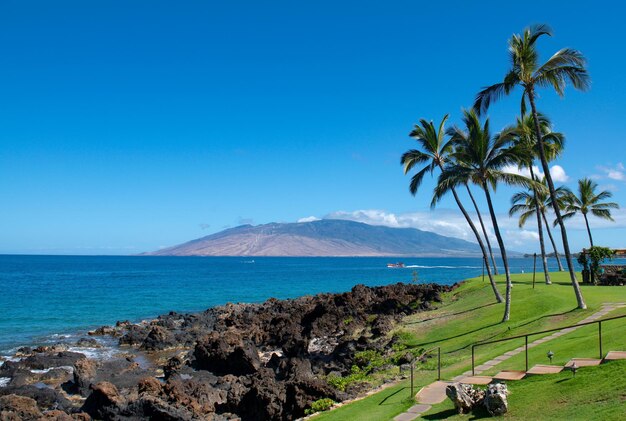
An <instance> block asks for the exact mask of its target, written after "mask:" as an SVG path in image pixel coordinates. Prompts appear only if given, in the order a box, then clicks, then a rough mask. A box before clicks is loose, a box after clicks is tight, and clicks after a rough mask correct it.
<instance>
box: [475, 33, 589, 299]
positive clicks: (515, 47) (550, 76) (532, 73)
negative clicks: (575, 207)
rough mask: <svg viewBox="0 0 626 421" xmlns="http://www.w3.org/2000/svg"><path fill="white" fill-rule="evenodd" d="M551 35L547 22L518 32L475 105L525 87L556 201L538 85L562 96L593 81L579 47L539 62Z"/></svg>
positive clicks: (483, 106) (571, 265) (569, 261)
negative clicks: (498, 73) (502, 69)
mask: <svg viewBox="0 0 626 421" xmlns="http://www.w3.org/2000/svg"><path fill="white" fill-rule="evenodd" d="M543 35H547V36H552V31H551V29H550V27H548V26H547V25H535V26H531V27H529V28H526V29H525V30H524V32H523V33H522V34H515V35H513V36H512V37H511V38H510V39H509V56H510V61H511V68H510V69H509V71H508V72H507V73H506V75H505V76H504V80H503V81H502V82H500V83H496V84H494V85H491V86H489V87H486V88H484V89H483V90H482V91H480V92H479V93H478V94H477V96H476V101H475V103H474V108H475V109H476V110H477V112H479V113H483V112H485V111H486V110H487V108H488V107H489V105H490V104H491V103H493V102H494V101H496V100H498V99H499V98H500V97H502V96H503V95H508V94H509V93H511V92H512V91H513V89H514V88H515V87H516V86H521V87H522V98H521V107H520V108H521V114H522V115H524V114H525V113H526V100H528V103H529V104H530V108H531V112H532V115H533V117H534V123H535V135H536V136H537V144H538V149H539V158H540V160H541V165H542V168H543V171H544V173H545V174H546V181H547V183H548V189H549V191H550V197H551V198H552V200H553V203H556V199H555V195H556V192H555V187H554V182H553V181H552V176H551V175H550V168H549V167H548V159H547V157H546V153H545V150H544V142H543V138H542V136H541V128H540V127H539V118H538V112H537V105H536V89H537V88H552V89H553V90H554V91H555V92H556V93H557V94H558V95H559V96H563V95H564V93H565V87H566V85H567V84H568V83H570V84H571V85H572V86H573V87H574V88H576V89H578V90H586V89H587V88H588V87H589V85H590V78H589V74H588V73H587V69H586V68H585V65H586V60H585V57H584V56H583V55H582V54H581V53H580V52H579V51H577V50H573V49H571V48H563V49H561V50H559V51H557V52H556V53H555V54H554V55H553V56H552V57H550V58H549V59H548V61H546V62H545V63H543V64H540V62H539V54H538V52H537V47H536V45H535V44H536V42H537V40H538V39H539V38H540V37H541V36H543ZM554 214H555V216H556V219H557V221H558V224H559V226H560V229H561V238H562V240H563V251H564V253H565V259H566V261H567V267H568V270H569V274H570V280H571V282H572V287H573V289H574V294H575V295H576V301H577V302H578V308H580V309H585V308H587V305H586V304H585V300H584V299H583V295H582V292H581V290H580V286H579V285H578V281H577V280H576V270H575V268H574V263H573V261H572V255H571V252H570V248H569V242H568V239H567V230H566V229H565V224H564V223H563V218H562V217H561V210H560V209H559V208H558V207H554Z"/></svg>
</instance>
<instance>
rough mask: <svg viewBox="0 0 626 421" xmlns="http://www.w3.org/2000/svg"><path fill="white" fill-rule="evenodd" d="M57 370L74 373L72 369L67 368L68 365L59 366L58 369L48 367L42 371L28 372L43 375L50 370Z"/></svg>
mask: <svg viewBox="0 0 626 421" xmlns="http://www.w3.org/2000/svg"><path fill="white" fill-rule="evenodd" d="M57 368H61V369H63V370H65V371H69V372H74V367H72V366H69V365H62V366H59V367H50V368H45V369H43V370H30V372H31V373H35V374H45V373H47V372H49V371H51V370H55V369H57Z"/></svg>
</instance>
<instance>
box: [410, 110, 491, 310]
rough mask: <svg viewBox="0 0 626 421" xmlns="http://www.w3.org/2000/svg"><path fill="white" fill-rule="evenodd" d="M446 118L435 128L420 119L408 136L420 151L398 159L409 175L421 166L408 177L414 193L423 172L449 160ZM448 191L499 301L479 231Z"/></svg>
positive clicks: (454, 193) (440, 168)
mask: <svg viewBox="0 0 626 421" xmlns="http://www.w3.org/2000/svg"><path fill="white" fill-rule="evenodd" d="M447 120H448V115H447V114H446V115H445V116H444V117H443V119H442V120H441V123H440V124H439V127H438V128H435V126H434V124H433V122H432V121H430V122H428V121H426V120H424V119H421V120H420V124H419V125H415V127H414V129H413V131H412V132H411V133H410V135H409V136H411V137H412V138H414V139H415V140H416V141H417V143H418V144H419V145H420V147H421V149H422V150H418V149H411V150H409V151H407V152H405V153H404V154H402V158H401V160H400V162H401V164H402V165H403V166H404V174H408V173H409V172H410V171H411V170H412V169H413V168H414V167H415V166H416V165H424V166H423V167H422V168H421V169H420V170H419V171H418V172H417V173H416V174H415V175H413V177H411V182H410V184H409V191H410V192H411V194H412V195H414V196H415V194H416V193H417V190H418V188H419V187H420V185H421V184H422V180H423V179H424V175H426V173H430V174H432V173H433V172H434V171H435V169H437V168H438V169H439V170H441V171H443V167H444V165H445V163H446V162H447V160H448V159H449V155H450V153H451V152H452V142H450V141H449V140H446V137H445V124H446V121H447ZM451 190H452V195H453V196H454V200H455V201H456V204H457V206H458V207H459V209H460V210H461V213H462V214H463V216H464V217H465V220H466V221H467V224H468V225H469V226H470V228H471V230H472V232H473V233H474V236H476V241H477V242H478V245H479V246H480V249H481V251H482V253H483V260H484V261H485V267H486V269H487V275H488V276H489V282H490V283H491V288H492V289H493V293H494V295H495V296H496V301H497V302H499V303H501V302H502V301H503V299H502V295H501V294H500V291H498V288H497V286H496V282H495V280H494V279H493V275H492V273H491V269H490V267H489V260H488V259H487V252H486V250H485V245H484V244H483V241H482V239H481V238H480V234H479V233H478V230H477V229H476V226H475V225H474V222H472V218H471V217H470V216H469V214H468V213H467V211H466V210H465V207H464V206H463V204H462V203H461V200H460V199H459V196H458V195H457V193H456V190H455V189H451Z"/></svg>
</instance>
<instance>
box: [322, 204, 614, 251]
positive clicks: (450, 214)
mask: <svg viewBox="0 0 626 421" xmlns="http://www.w3.org/2000/svg"><path fill="white" fill-rule="evenodd" d="M612 214H613V218H614V219H615V222H611V221H606V220H602V219H598V218H593V221H590V223H592V225H593V226H592V229H594V230H596V229H603V228H604V229H606V228H613V229H615V228H626V209H617V210H613V211H612ZM470 216H471V218H472V220H473V222H474V224H475V225H476V228H477V229H478V230H479V231H481V228H480V225H479V221H478V217H477V216H476V214H475V212H471V213H470ZM482 216H483V221H484V222H485V228H486V230H487V233H488V235H489V241H491V246H492V247H494V248H497V242H496V238H495V236H494V234H493V229H492V227H491V219H490V218H489V215H488V214H487V212H486V210H485V212H484V213H483V215H482ZM496 217H497V218H498V226H499V228H500V232H502V237H503V240H504V243H505V246H506V247H507V248H508V247H510V248H511V249H512V250H517V251H522V252H525V251H536V249H537V248H538V245H537V240H538V239H539V234H538V232H537V230H536V229H533V227H535V225H534V222H535V221H534V219H533V220H531V221H529V222H528V223H527V224H526V226H525V227H524V228H519V227H518V219H517V218H516V217H514V218H510V217H509V216H508V214H504V213H499V214H497V215H496ZM547 218H548V221H549V222H550V224H551V225H550V228H551V229H552V231H553V234H554V235H555V237H556V238H557V244H558V245H559V246H560V241H559V239H558V230H555V229H553V228H552V221H553V220H554V216H553V215H547ZM322 219H346V220H350V221H357V222H363V223H366V224H370V225H384V226H389V227H395V228H417V229H420V230H423V231H430V232H434V233H437V234H440V235H445V236H449V237H455V238H461V239H464V240H466V241H471V242H473V243H475V242H476V238H475V237H474V233H473V232H472V231H471V229H470V227H469V226H468V224H467V221H466V220H465V218H464V217H463V215H462V214H461V212H460V211H458V210H452V209H437V210H436V211H419V212H407V213H392V212H387V211H385V210H380V209H364V210H356V211H337V212H332V213H329V214H328V215H325V216H324V217H323V218H322ZM566 227H567V229H568V230H580V231H586V227H585V222H584V221H583V219H582V217H574V218H572V219H570V220H568V221H567V222H566ZM481 234H482V232H481ZM546 247H548V249H550V245H549V242H548V239H547V237H546Z"/></svg>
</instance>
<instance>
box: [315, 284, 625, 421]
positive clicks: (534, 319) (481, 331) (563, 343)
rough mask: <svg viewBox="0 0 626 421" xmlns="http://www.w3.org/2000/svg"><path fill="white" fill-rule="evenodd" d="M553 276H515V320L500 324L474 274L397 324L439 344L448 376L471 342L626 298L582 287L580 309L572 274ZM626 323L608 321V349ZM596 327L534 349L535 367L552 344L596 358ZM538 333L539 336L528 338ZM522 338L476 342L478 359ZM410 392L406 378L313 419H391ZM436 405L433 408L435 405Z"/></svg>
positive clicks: (459, 367) (518, 364) (560, 354)
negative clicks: (434, 305) (433, 305)
mask: <svg viewBox="0 0 626 421" xmlns="http://www.w3.org/2000/svg"><path fill="white" fill-rule="evenodd" d="M552 280H553V282H554V283H553V285H545V284H542V283H541V282H537V283H536V285H535V289H533V288H532V274H520V275H514V287H513V293H512V296H513V303H512V309H511V320H510V321H509V322H507V323H500V320H501V318H502V311H503V305H502V304H495V303H494V300H493V293H492V292H491V288H490V287H489V283H488V282H486V281H485V282H482V281H481V279H473V280H470V281H469V282H466V283H465V284H463V285H462V286H461V287H460V288H458V289H456V290H455V291H454V292H452V293H450V294H449V295H448V296H447V297H445V300H444V302H443V303H442V305H441V306H440V307H439V308H438V309H437V310H435V311H431V312H425V313H422V314H417V315H414V316H410V317H407V318H406V319H405V320H404V322H403V323H402V325H401V326H400V327H399V328H398V330H400V331H402V332H403V335H402V337H403V338H405V339H404V340H405V342H406V344H407V345H409V346H410V347H417V348H424V349H428V348H431V347H435V346H440V347H441V350H442V365H443V368H442V377H443V379H447V378H452V377H453V376H455V375H458V374H460V373H462V372H464V371H465V370H468V369H470V368H471V363H470V362H471V346H470V345H471V344H472V343H475V342H478V341H486V340H491V339H501V338H506V337H510V336H515V335H519V334H524V333H529V332H534V331H539V330H544V329H550V328H555V327H560V326H565V325H568V324H573V323H576V322H578V321H580V320H582V319H583V318H585V317H587V316H588V315H590V314H592V313H594V312H596V311H597V310H598V309H599V308H600V305H601V304H602V303H605V302H626V288H619V287H595V286H583V287H582V289H583V294H584V297H585V300H586V302H587V305H588V309H587V310H577V309H576V308H575V306H576V301H575V297H574V293H573V290H572V288H571V286H570V284H569V283H568V276H567V274H566V273H565V272H562V273H554V274H553V275H552ZM537 281H540V277H537ZM498 282H499V284H500V286H501V287H502V283H503V277H502V276H501V277H499V278H498ZM621 314H626V310H625V309H621V310H617V311H614V312H613V313H610V314H609V315H608V316H607V317H610V316H615V315H621ZM623 326H624V325H623V321H619V322H609V323H606V325H603V329H602V330H603V343H604V351H605V352H606V351H608V350H616V349H620V350H624V349H626V337H625V336H624V335H623V333H621V332H622V331H623ZM620 328H621V330H620ZM596 329H597V327H585V328H581V329H579V330H578V331H576V332H573V333H570V334H568V335H565V336H563V337H561V338H558V339H555V340H553V341H549V342H548V343H546V344H544V345H542V346H538V347H537V348H534V349H533V350H532V352H530V354H529V356H530V366H532V365H534V364H538V363H542V364H545V363H547V362H548V361H547V358H546V356H545V355H546V352H547V350H548V349H550V350H552V351H553V352H555V358H554V363H564V362H566V361H567V360H569V359H570V358H571V357H596V358H597V354H598V344H597V336H593V335H592V336H588V335H586V334H590V333H592V332H595V331H596ZM538 338H540V336H537V337H534V338H532V339H531V340H534V339H538ZM520 345H523V339H522V340H514V341H507V342H503V343H499V344H494V345H489V346H485V347H478V348H477V349H476V364H477V365H478V364H480V363H481V362H484V361H487V360H489V359H491V358H493V357H496V356H498V355H501V354H503V353H504V352H506V351H509V350H512V349H514V348H516V347H518V346H520ZM544 348H545V349H544ZM433 363H434V361H430V362H429V363H427V364H426V365H425V367H424V368H423V369H422V370H421V371H419V372H418V373H417V374H416V385H417V386H418V387H419V386H423V385H426V384H428V383H430V382H432V381H433V380H435V378H436V372H435V371H433V370H428V369H426V368H432V367H433V366H434V364H433ZM620 367H622V366H620ZM506 368H509V369H524V356H523V354H521V355H518V356H516V357H514V358H512V359H510V360H509V361H507V362H506V363H503V364H502V365H500V366H498V369H506ZM623 374H626V373H623ZM395 392H397V393H395ZM394 393H395V394H394ZM409 396H410V391H409V390H408V381H405V382H402V383H400V384H399V385H397V386H395V387H394V388H392V389H387V390H385V391H383V392H381V393H379V394H375V395H372V396H370V397H368V398H366V399H363V400H361V401H358V402H355V403H353V404H350V405H346V406H343V407H341V408H339V409H336V410H334V411H331V412H329V413H325V414H322V415H320V416H319V417H316V418H315V419H316V420H325V421H326V420H346V419H359V420H385V419H391V418H392V417H393V416H395V415H397V414H399V413H400V412H402V411H404V410H405V409H406V408H408V407H409V406H410V405H411V403H412V402H411V400H410V399H409ZM522 402H523V401H522ZM583 404H584V403H581V405H583ZM434 410H436V408H433V410H431V411H430V412H432V411H434Z"/></svg>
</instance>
